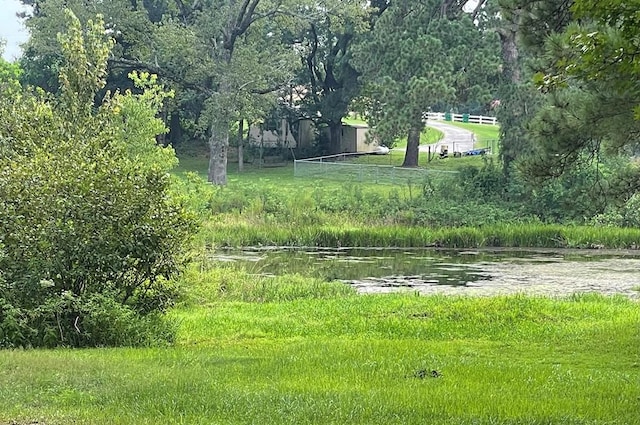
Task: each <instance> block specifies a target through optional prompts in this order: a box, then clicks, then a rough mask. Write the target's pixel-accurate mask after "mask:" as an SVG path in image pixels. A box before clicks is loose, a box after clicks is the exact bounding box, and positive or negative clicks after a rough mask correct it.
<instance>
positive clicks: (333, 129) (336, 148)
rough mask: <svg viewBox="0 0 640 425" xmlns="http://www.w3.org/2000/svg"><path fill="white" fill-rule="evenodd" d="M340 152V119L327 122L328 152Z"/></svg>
mask: <svg viewBox="0 0 640 425" xmlns="http://www.w3.org/2000/svg"><path fill="white" fill-rule="evenodd" d="M341 152H342V121H337V122H336V121H330V122H329V153H330V154H332V155H333V154H338V153H341Z"/></svg>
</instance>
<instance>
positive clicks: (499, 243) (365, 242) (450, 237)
mask: <svg viewBox="0 0 640 425" xmlns="http://www.w3.org/2000/svg"><path fill="white" fill-rule="evenodd" d="M201 242H202V243H203V244H205V245H208V246H225V247H227V246H229V247H240V246H262V245H266V246H321V247H340V246H342V247H376V246H386V247H430V246H433V247H446V248H483V247H532V248H587V249H593V248H595V249H600V248H610V249H618V248H619V249H637V248H638V247H640V229H619V228H604V227H603V228H596V227H591V226H558V225H543V224H520V225H518V224H495V225H490V226H485V227H480V228H477V227H457V228H435V229H432V228H424V227H406V226H385V227H375V228H371V227H366V226H357V225H345V226H338V225H333V226H325V225H315V226H313V225H311V226H301V225H299V224H298V223H296V222H294V223H292V225H290V226H286V225H284V224H277V225H270V224H260V225H256V224H251V225H249V224H242V223H221V222H209V223H205V227H204V230H203V232H202V233H201Z"/></svg>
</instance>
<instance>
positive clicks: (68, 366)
mask: <svg viewBox="0 0 640 425" xmlns="http://www.w3.org/2000/svg"><path fill="white" fill-rule="evenodd" d="M241 280H242V283H240V282H239V281H238V280H236V279H234V278H233V277H232V276H227V280H226V283H227V284H228V285H229V287H230V288H231V287H233V286H234V285H235V284H241V285H244V289H243V291H241V292H238V294H239V293H243V294H247V293H251V292H252V291H259V292H260V291H261V289H260V288H259V286H260V285H257V286H256V287H253V288H252V287H251V286H250V284H249V283H248V282H250V281H251V278H246V276H245V277H244V278H242V279H241ZM196 284H197V282H196ZM263 284H264V282H263V283H262V284H261V285H263ZM316 284H317V282H316ZM203 285H205V286H204V287H201V288H200V290H201V291H203V292H202V293H201V294H200V295H201V296H205V297H206V298H208V301H207V303H200V304H197V305H190V306H186V307H184V308H182V309H180V310H177V311H175V312H174V313H173V315H174V317H175V318H176V319H177V320H179V322H180V331H179V337H178V341H177V344H176V346H174V347H167V348H148V349H94V350H82V351H69V350H53V351H6V352H3V353H2V356H0V368H1V369H2V371H3V373H2V374H1V375H0V394H1V395H2V404H1V406H0V423H35V421H38V422H40V423H46V424H48V425H53V424H68V423H77V424H137V425H138V424H157V423H178V424H212V423H213V424H216V423H219V424H331V423H333V424H345V423H349V424H425V423H429V424H469V425H470V424H475V425H484V424H486V425H489V424H511V425H513V424H527V425H530V424H545V425H551V424H558V425H567V424H575V425H577V424H580V425H586V424H609V425H614V424H620V425H622V424H635V423H637V411H638V410H637V409H638V403H639V402H638V395H639V394H638V387H637V383H638V380H639V379H640V358H639V357H638V346H639V345H640V336H639V333H638V329H639V327H640V311H639V309H638V308H637V304H635V303H633V302H631V301H629V300H626V299H622V298H603V297H598V296H580V297H574V298H571V299H566V300H551V299H544V298H530V297H521V296H514V297H496V298H475V299H474V298H458V297H441V296H434V297H417V296H409V295H394V296H389V295H387V296H354V295H349V294H348V293H345V292H344V291H343V290H335V291H331V290H329V291H325V295H324V296H323V297H320V298H317V297H315V298H313V299H312V297H310V296H308V295H301V296H299V297H292V298H291V299H290V300H289V301H284V300H282V299H283V298H282V297H281V296H279V295H278V289H276V288H274V290H273V291H272V292H271V295H268V296H267V297H266V298H263V302H255V301H254V302H247V301H240V297H239V296H238V297H236V296H229V295H224V292H225V290H221V289H220V287H219V286H218V287H217V289H216V288H213V287H212V286H207V285H210V283H206V282H204V283H203ZM311 285H313V282H312V283H311ZM327 285H332V284H327ZM333 285H337V284H333ZM275 286H277V284H275ZM284 291H285V292H287V291H288V290H284ZM332 292H333V293H332ZM207 293H208V295H206V294H207ZM215 294H217V295H215ZM201 301H202V300H201ZM13 421H16V422H13Z"/></svg>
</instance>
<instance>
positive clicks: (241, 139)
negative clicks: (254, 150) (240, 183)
mask: <svg viewBox="0 0 640 425" xmlns="http://www.w3.org/2000/svg"><path fill="white" fill-rule="evenodd" d="M243 171H244V120H242V119H241V120H240V124H239V125H238V172H240V173H241V172H243Z"/></svg>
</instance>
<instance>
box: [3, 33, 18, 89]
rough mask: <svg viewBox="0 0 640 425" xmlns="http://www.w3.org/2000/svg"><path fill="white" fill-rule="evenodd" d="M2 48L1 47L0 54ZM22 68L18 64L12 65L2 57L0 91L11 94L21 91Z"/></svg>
mask: <svg viewBox="0 0 640 425" xmlns="http://www.w3.org/2000/svg"><path fill="white" fill-rule="evenodd" d="M1 53H2V46H1V45H0V54H1ZM21 74H22V68H21V67H20V64H18V63H10V62H7V61H6V60H4V59H3V58H2V57H0V90H2V91H3V92H5V93H9V91H10V90H16V91H17V90H19V89H20V82H19V81H20V75H21Z"/></svg>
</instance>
